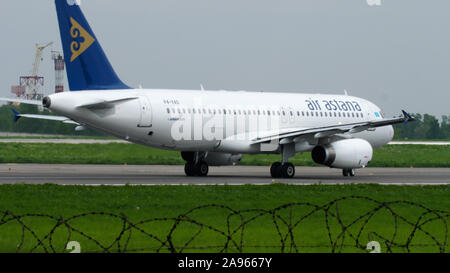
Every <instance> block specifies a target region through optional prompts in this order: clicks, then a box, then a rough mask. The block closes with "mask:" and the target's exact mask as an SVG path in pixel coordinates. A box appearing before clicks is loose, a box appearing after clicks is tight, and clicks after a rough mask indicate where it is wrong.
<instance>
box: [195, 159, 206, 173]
mask: <svg viewBox="0 0 450 273" xmlns="http://www.w3.org/2000/svg"><path fill="white" fill-rule="evenodd" d="M194 170H195V174H196V175H197V176H207V175H208V172H209V167H208V164H206V162H204V161H200V162H199V163H198V164H196V165H195V166H194Z"/></svg>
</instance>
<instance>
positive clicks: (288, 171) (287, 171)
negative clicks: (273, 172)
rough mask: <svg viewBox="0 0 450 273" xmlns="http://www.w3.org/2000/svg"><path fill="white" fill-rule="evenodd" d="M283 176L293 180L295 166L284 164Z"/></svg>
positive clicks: (282, 168)
mask: <svg viewBox="0 0 450 273" xmlns="http://www.w3.org/2000/svg"><path fill="white" fill-rule="evenodd" d="M281 175H282V176H283V178H292V177H294V175H295V166H294V164H292V163H284V164H283V165H282V166H281Z"/></svg>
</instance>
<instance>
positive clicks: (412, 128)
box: [394, 114, 450, 140]
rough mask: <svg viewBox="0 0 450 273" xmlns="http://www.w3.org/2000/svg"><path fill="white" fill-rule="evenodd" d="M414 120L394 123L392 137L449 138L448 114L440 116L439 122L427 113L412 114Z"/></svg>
mask: <svg viewBox="0 0 450 273" xmlns="http://www.w3.org/2000/svg"><path fill="white" fill-rule="evenodd" d="M412 116H413V117H414V118H415V119H416V121H414V122H408V124H396V125H394V129H395V135H394V139H396V140H404V139H450V123H449V121H450V115H448V116H442V120H441V122H439V120H438V119H437V118H436V117H435V116H433V115H429V114H424V115H421V114H413V115H412Z"/></svg>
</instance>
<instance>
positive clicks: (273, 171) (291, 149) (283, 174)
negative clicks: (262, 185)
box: [270, 143, 295, 178]
mask: <svg viewBox="0 0 450 273" xmlns="http://www.w3.org/2000/svg"><path fill="white" fill-rule="evenodd" d="M280 148H281V157H282V162H275V163H273V164H272V165H271V166H270V175H271V176H272V177H273V178H292V177H294V175H295V166H294V165H293V164H292V163H289V162H287V161H288V160H289V158H291V157H293V156H294V155H295V144H294V143H289V144H284V145H281V146H280Z"/></svg>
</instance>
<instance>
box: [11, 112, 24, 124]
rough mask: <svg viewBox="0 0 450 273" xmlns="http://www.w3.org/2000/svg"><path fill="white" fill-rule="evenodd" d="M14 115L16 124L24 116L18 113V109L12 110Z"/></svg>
mask: <svg viewBox="0 0 450 273" xmlns="http://www.w3.org/2000/svg"><path fill="white" fill-rule="evenodd" d="M11 110H12V111H13V113H14V123H16V122H17V121H18V120H19V119H20V118H21V117H22V115H21V114H20V113H19V112H17V111H16V109H11Z"/></svg>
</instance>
